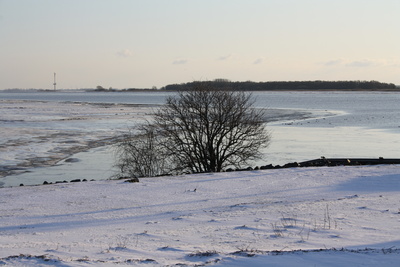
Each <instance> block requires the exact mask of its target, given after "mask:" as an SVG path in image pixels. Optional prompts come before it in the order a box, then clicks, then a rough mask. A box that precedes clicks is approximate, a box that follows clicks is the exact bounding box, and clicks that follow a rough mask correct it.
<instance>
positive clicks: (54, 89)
mask: <svg viewBox="0 0 400 267" xmlns="http://www.w3.org/2000/svg"><path fill="white" fill-rule="evenodd" d="M53 85H54V91H55V90H56V85H57V83H56V73H55V72H54V83H53Z"/></svg>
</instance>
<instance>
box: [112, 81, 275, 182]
mask: <svg viewBox="0 0 400 267" xmlns="http://www.w3.org/2000/svg"><path fill="white" fill-rule="evenodd" d="M253 104H254V101H253V99H252V97H251V94H248V93H244V92H241V91H229V90H217V89H216V88H213V87H210V86H209V85H207V84H206V83H202V82H196V83H194V85H193V88H191V89H190V90H185V91H180V92H178V93H177V95H174V96H171V97H168V98H167V100H166V104H165V105H164V106H162V107H161V108H160V109H159V110H158V111H157V112H155V114H154V116H153V120H152V122H151V123H149V124H148V125H147V126H146V127H145V128H144V129H145V131H144V132H142V135H141V136H139V137H141V138H138V137H133V139H132V138H131V139H127V140H129V141H125V143H122V146H121V148H122V152H123V153H122V154H121V153H120V158H121V155H123V157H122V158H123V160H122V161H121V160H120V163H122V164H120V167H123V168H125V169H127V168H129V169H131V170H134V171H131V173H137V174H138V175H137V176H154V175H158V174H166V173H173V172H176V173H184V172H195V173H198V172H220V171H222V170H224V169H225V168H227V167H236V168H240V167H241V166H243V165H244V164H248V163H249V162H250V161H252V160H255V159H260V158H262V153H261V149H262V148H266V147H267V146H268V145H269V141H270V135H269V132H268V131H267V130H266V128H265V121H264V117H265V114H264V110H263V109H255V108H253ZM143 133H144V135H143ZM145 169H147V170H145ZM121 170H122V169H121Z"/></svg>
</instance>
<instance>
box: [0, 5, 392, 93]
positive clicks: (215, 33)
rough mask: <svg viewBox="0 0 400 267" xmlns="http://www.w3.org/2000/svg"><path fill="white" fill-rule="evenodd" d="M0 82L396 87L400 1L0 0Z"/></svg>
mask: <svg viewBox="0 0 400 267" xmlns="http://www.w3.org/2000/svg"><path fill="white" fill-rule="evenodd" d="M0 43H1V46H0V89H6V88H43V89H50V88H52V83H53V73H54V72H56V73H57V87H58V88H65V89H76V88H94V87H96V86H97V85H101V86H103V87H105V88H109V87H113V88H119V89H122V88H132V87H133V88H151V87H152V86H156V87H158V88H159V87H162V86H165V85H167V84H171V83H183V82H191V81H194V80H213V79H216V78H225V79H229V80H232V81H247V80H251V81H256V82H259V81H294V80H296V81H298V80H300V81H303V80H377V81H381V82H389V83H395V84H398V85H400V0H140V1H139V0H0Z"/></svg>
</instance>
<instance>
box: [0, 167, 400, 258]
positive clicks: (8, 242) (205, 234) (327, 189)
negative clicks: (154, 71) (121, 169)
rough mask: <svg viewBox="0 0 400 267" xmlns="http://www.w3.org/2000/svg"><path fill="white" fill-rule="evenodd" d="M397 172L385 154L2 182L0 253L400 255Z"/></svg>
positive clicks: (44, 255)
mask: <svg viewBox="0 0 400 267" xmlns="http://www.w3.org/2000/svg"><path fill="white" fill-rule="evenodd" d="M399 179H400V166H397V165H392V166H363V167H355V166H351V167H330V168H329V167H321V168H294V169H280V170H264V171H250V172H232V173H215V174H197V175H187V176H178V177H159V178H146V179H141V181H140V183H126V182H124V181H95V182H86V183H83V182H82V183H69V184H55V185H54V184H53V185H46V186H29V187H28V186H25V187H14V188H1V189H0V202H1V208H0V209H1V212H0V264H6V265H13V266H15V265H16V266H18V265H19V266H22V265H24V264H26V265H38V266H48V265H55V266H110V265H114V264H119V265H122V266H124V265H137V266H142V265H144V266H166V265H168V266H172V265H176V264H183V265H188V266H192V265H193V266H194V265H196V264H197V265H198V264H205V265H215V266H357V265H362V266H377V265H379V266H398V262H399V260H400V254H399V247H400V224H399V222H400V214H399V208H400V195H399V191H400V182H399ZM342 248H343V249H342ZM327 249H329V250H327ZM13 255H16V256H15V257H10V256H13Z"/></svg>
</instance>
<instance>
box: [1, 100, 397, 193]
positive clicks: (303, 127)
mask: <svg viewBox="0 0 400 267" xmlns="http://www.w3.org/2000/svg"><path fill="white" fill-rule="evenodd" d="M170 94H172V93H165V92H149V93H146V92H132V93H127V92H125V93H117V92H113V93H88V92H40V93H7V92H1V93H0V111H1V113H0V128H1V133H2V134H1V137H0V171H1V173H2V176H5V177H2V178H0V179H1V180H0V183H2V184H3V186H15V185H19V184H21V183H23V184H25V185H27V184H41V183H43V181H45V180H46V181H49V182H50V181H53V182H55V181H63V180H72V179H77V178H78V179H87V180H90V179H96V180H98V179H107V178H109V177H110V176H112V175H113V174H115V170H114V169H113V167H112V165H113V161H114V155H113V149H112V146H111V144H112V143H114V142H115V139H116V138H117V137H118V136H120V135H121V134H123V133H125V132H126V131H128V130H129V128H131V127H132V126H134V125H135V124H136V123H138V122H140V121H143V120H144V119H146V118H148V115H149V114H150V113H151V112H152V111H154V109H155V108H157V106H158V105H161V104H162V103H163V102H164V100H165V97H166V96H168V95H170ZM253 97H254V99H255V101H256V102H255V104H256V107H259V108H267V109H268V112H267V113H268V114H269V115H270V123H268V124H267V125H268V129H269V130H270V131H271V134H272V142H271V145H270V147H269V148H268V149H267V150H266V151H265V160H264V161H263V162H258V163H255V165H266V164H274V165H276V164H285V163H288V162H294V161H298V162H299V161H304V160H309V159H314V158H318V157H320V156H325V157H373V158H375V157H385V158H398V157H400V152H399V151H400V107H399V106H400V105H399V103H400V94H399V93H377V92H254V93H253ZM255 165H254V166H255ZM50 166H51V167H50ZM34 167H35V168H34ZM27 171H28V172H27Z"/></svg>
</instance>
